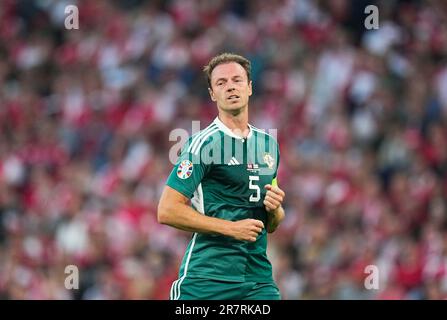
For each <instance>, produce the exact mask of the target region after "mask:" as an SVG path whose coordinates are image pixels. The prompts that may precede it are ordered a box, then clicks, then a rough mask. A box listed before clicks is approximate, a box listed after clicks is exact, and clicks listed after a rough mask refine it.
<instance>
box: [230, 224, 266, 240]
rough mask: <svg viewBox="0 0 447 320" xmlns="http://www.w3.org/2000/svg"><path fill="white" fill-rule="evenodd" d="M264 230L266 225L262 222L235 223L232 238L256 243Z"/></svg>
mask: <svg viewBox="0 0 447 320" xmlns="http://www.w3.org/2000/svg"><path fill="white" fill-rule="evenodd" d="M262 229H264V223H263V222H262V221H261V220H255V219H244V220H239V221H234V222H233V224H232V232H231V236H232V237H233V238H234V239H236V240H240V241H250V242H255V241H256V238H257V237H258V235H259V234H260V233H261V232H262Z"/></svg>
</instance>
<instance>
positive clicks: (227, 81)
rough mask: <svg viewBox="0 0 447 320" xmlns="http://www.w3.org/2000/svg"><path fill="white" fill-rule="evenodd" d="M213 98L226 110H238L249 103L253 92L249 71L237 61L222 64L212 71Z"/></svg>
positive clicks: (211, 91) (211, 93) (211, 94)
mask: <svg viewBox="0 0 447 320" xmlns="http://www.w3.org/2000/svg"><path fill="white" fill-rule="evenodd" d="M209 91H210V96H211V100H213V101H215V102H216V103H217V106H218V107H219V108H220V109H222V110H224V111H238V110H240V109H242V108H244V107H246V106H247V105H248V99H249V97H250V96H251V93H252V87H251V81H250V82H249V81H248V77H247V72H246V71H245V69H244V68H243V67H242V66H241V65H240V64H239V63H236V62H229V63H225V64H220V65H218V66H217V67H215V68H214V69H213V72H212V73H211V89H210V90H209Z"/></svg>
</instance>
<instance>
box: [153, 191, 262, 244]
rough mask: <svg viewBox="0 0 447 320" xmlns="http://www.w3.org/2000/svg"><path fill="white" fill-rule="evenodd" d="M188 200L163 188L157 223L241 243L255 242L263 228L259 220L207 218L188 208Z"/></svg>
mask: <svg viewBox="0 0 447 320" xmlns="http://www.w3.org/2000/svg"><path fill="white" fill-rule="evenodd" d="M188 203H189V198H187V197H185V196H184V195H183V194H181V193H180V192H178V191H177V190H175V189H173V188H171V187H169V186H165V188H164V190H163V193H162V195H161V198H160V202H159V204H158V222H159V223H162V224H166V225H169V226H172V227H175V228H178V229H181V230H185V231H191V232H199V233H209V234H220V235H224V236H228V237H232V238H234V239H236V240H241V241H251V242H254V241H256V238H257V236H258V234H259V233H260V232H261V231H262V229H263V228H264V224H263V223H262V221H260V220H255V219H244V220H240V221H228V220H224V219H219V218H214V217H208V216H206V215H204V214H201V213H199V212H198V211H196V210H194V209H193V208H192V207H190V206H189V204H188Z"/></svg>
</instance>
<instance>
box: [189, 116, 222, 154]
mask: <svg viewBox="0 0 447 320" xmlns="http://www.w3.org/2000/svg"><path fill="white" fill-rule="evenodd" d="M220 138H221V135H220V133H219V128H218V127H217V125H216V124H215V123H214V122H213V123H211V124H210V125H209V126H208V127H206V128H204V129H203V130H200V131H199V132H196V133H194V134H193V135H192V136H191V137H190V138H189V139H188V141H187V143H186V145H185V149H186V151H187V152H188V153H193V154H199V152H200V150H202V149H203V147H205V146H206V145H208V144H210V143H213V142H216V141H217V140H219V139H220Z"/></svg>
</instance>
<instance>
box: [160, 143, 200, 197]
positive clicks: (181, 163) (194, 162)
mask: <svg viewBox="0 0 447 320" xmlns="http://www.w3.org/2000/svg"><path fill="white" fill-rule="evenodd" d="M190 142H191V139H190V140H188V142H187V143H186V144H185V145H184V146H183V149H182V151H181V154H180V156H179V158H178V160H177V163H176V164H175V165H174V167H173V169H172V171H171V173H170V175H169V177H168V179H167V181H166V185H168V186H170V187H171V188H173V189H175V190H177V191H178V192H180V193H181V194H183V195H184V196H185V197H187V198H189V199H191V198H192V196H193V194H194V191H195V190H196V189H197V187H198V186H199V184H200V183H201V182H202V179H203V178H204V176H205V174H206V172H207V169H208V165H206V164H204V163H203V162H202V161H201V158H200V156H198V155H196V154H194V153H191V150H190V149H191V148H190Z"/></svg>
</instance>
